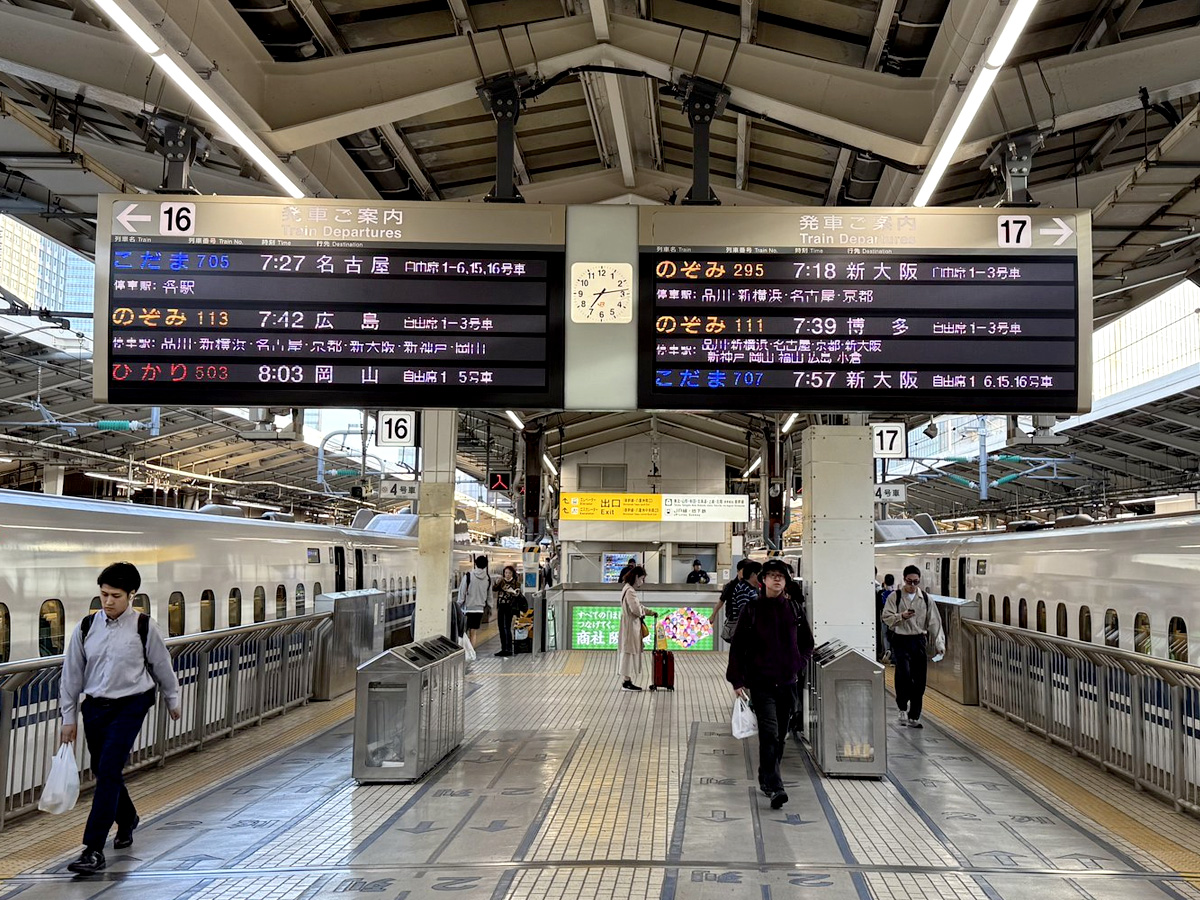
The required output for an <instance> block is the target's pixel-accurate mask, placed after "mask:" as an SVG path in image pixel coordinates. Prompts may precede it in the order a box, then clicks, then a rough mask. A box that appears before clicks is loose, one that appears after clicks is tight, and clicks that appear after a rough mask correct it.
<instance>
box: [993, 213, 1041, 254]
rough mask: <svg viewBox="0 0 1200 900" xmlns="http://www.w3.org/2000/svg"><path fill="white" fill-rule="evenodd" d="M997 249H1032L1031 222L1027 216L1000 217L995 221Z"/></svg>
mask: <svg viewBox="0 0 1200 900" xmlns="http://www.w3.org/2000/svg"><path fill="white" fill-rule="evenodd" d="M996 245H997V246H998V247H1032V246H1033V221H1032V220H1031V219H1030V218H1029V216H1000V217H998V218H997V219H996Z"/></svg>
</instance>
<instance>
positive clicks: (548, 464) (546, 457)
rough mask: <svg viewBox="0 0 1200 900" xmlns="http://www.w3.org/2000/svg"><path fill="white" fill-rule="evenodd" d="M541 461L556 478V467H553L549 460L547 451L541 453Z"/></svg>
mask: <svg viewBox="0 0 1200 900" xmlns="http://www.w3.org/2000/svg"><path fill="white" fill-rule="evenodd" d="M542 462H544V463H545V464H546V468H547V469H549V470H550V474H551V475H552V476H554V477H555V478H557V477H558V469H556V468H554V463H553V462H552V461H551V460H550V455H549V454H548V453H543V454H542Z"/></svg>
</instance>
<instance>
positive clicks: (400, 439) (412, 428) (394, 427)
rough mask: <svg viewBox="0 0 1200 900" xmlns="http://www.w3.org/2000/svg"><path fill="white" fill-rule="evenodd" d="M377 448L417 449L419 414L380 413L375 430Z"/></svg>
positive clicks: (408, 412) (404, 412) (400, 412)
mask: <svg viewBox="0 0 1200 900" xmlns="http://www.w3.org/2000/svg"><path fill="white" fill-rule="evenodd" d="M375 445H376V446H377V447H415V446H416V445H417V414H416V413H415V412H412V411H395V410H393V411H388V412H380V413H379V424H378V427H377V428H376V430H375Z"/></svg>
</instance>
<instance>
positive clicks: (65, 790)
mask: <svg viewBox="0 0 1200 900" xmlns="http://www.w3.org/2000/svg"><path fill="white" fill-rule="evenodd" d="M78 799H79V769H77V768H76V767H75V750H74V747H73V745H71V744H62V745H60V746H59V748H58V752H57V753H55V754H54V761H53V762H52V763H50V774H48V775H47V776H46V786H45V787H43V788H42V796H41V798H40V799H39V800H38V809H40V810H41V811H42V812H48V813H53V814H54V815H56V816H58V815H62V814H63V813H65V812H70V811H71V810H73V809H74V808H75V801H76V800H78Z"/></svg>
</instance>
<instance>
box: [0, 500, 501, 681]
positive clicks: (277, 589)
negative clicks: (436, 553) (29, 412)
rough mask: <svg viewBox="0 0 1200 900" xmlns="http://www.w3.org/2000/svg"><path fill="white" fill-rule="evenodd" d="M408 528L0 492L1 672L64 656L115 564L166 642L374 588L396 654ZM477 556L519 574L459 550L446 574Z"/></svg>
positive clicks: (413, 587) (406, 579) (410, 584)
mask: <svg viewBox="0 0 1200 900" xmlns="http://www.w3.org/2000/svg"><path fill="white" fill-rule="evenodd" d="M414 518H415V517H412V516H398V515H380V516H376V517H375V518H374V519H372V521H371V522H370V523H368V525H367V526H366V529H364V530H359V529H353V528H338V527H332V526H326V525H308V524H294V523H286V522H273V521H263V520H258V519H243V518H231V517H227V516H221V515H209V514H205V513H198V512H185V511H182V510H175V509H163V508H159V507H151V506H137V505H132V504H123V503H113V502H109V501H94V500H78V499H73V498H64V497H55V496H47V495H44V494H31V493H25V492H20V491H2V490H0V560H3V564H2V565H0V663H5V662H15V661H18V660H25V659H36V658H38V657H43V656H54V655H56V654H59V653H62V652H63V649H64V648H65V646H66V641H67V640H68V638H69V636H70V634H71V632H72V631H73V629H74V627H75V625H76V623H78V622H79V621H80V620H81V619H82V618H83V617H84V616H85V615H86V614H87V613H88V611H89V610H95V609H99V606H100V598H99V596H98V594H99V591H98V590H97V587H96V576H97V575H99V573H100V570H101V569H103V568H104V566H106V565H108V564H109V563H111V562H115V561H117V560H127V561H129V562H132V563H134V564H135V565H136V566H137V567H138V569H139V570H140V571H141V574H142V587H141V590H140V591H139V592H138V594H137V595H136V596H135V597H134V606H135V607H137V608H138V609H140V610H141V611H143V612H146V613H149V614H150V615H152V616H153V617H154V619H155V621H156V622H158V623H159V627H160V628H162V629H163V632H164V634H165V635H167V636H176V635H182V634H196V633H201V632H206V631H213V630H214V629H220V628H228V627H232V626H238V625H250V624H253V623H256V622H268V621H272V620H275V619H283V618H287V617H289V616H303V615H306V614H310V613H311V612H312V611H313V600H314V599H315V598H316V596H317V595H318V594H320V593H322V592H328V591H343V590H354V589H357V588H362V587H377V588H379V589H380V590H383V591H386V592H387V607H388V612H387V615H388V629H389V632H394V634H392V635H391V636H390V637H389V642H390V644H396V643H401V642H403V641H404V640H406V639H410V638H411V634H412V630H411V629H412V618H413V614H414V610H415V607H416V596H417V594H416V591H417V541H416V532H415V522H414ZM410 533H411V536H409V535H410ZM479 553H482V554H484V555H486V556H487V557H488V561H489V568H490V570H491V571H492V572H494V573H499V572H500V570H501V568H502V567H503V566H504V565H506V564H509V563H512V564H513V565H516V566H518V567H519V566H520V553H519V552H518V551H514V550H507V549H502V548H499V547H477V546H472V545H469V544H464V545H461V546H459V547H456V549H455V551H454V557H455V558H454V568H455V569H456V570H459V571H465V570H466V569H468V568H470V566H471V559H472V558H473V557H474V556H475V555H476V554H479ZM448 589H449V585H446V586H443V587H442V590H448ZM405 632H407V633H405Z"/></svg>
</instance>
